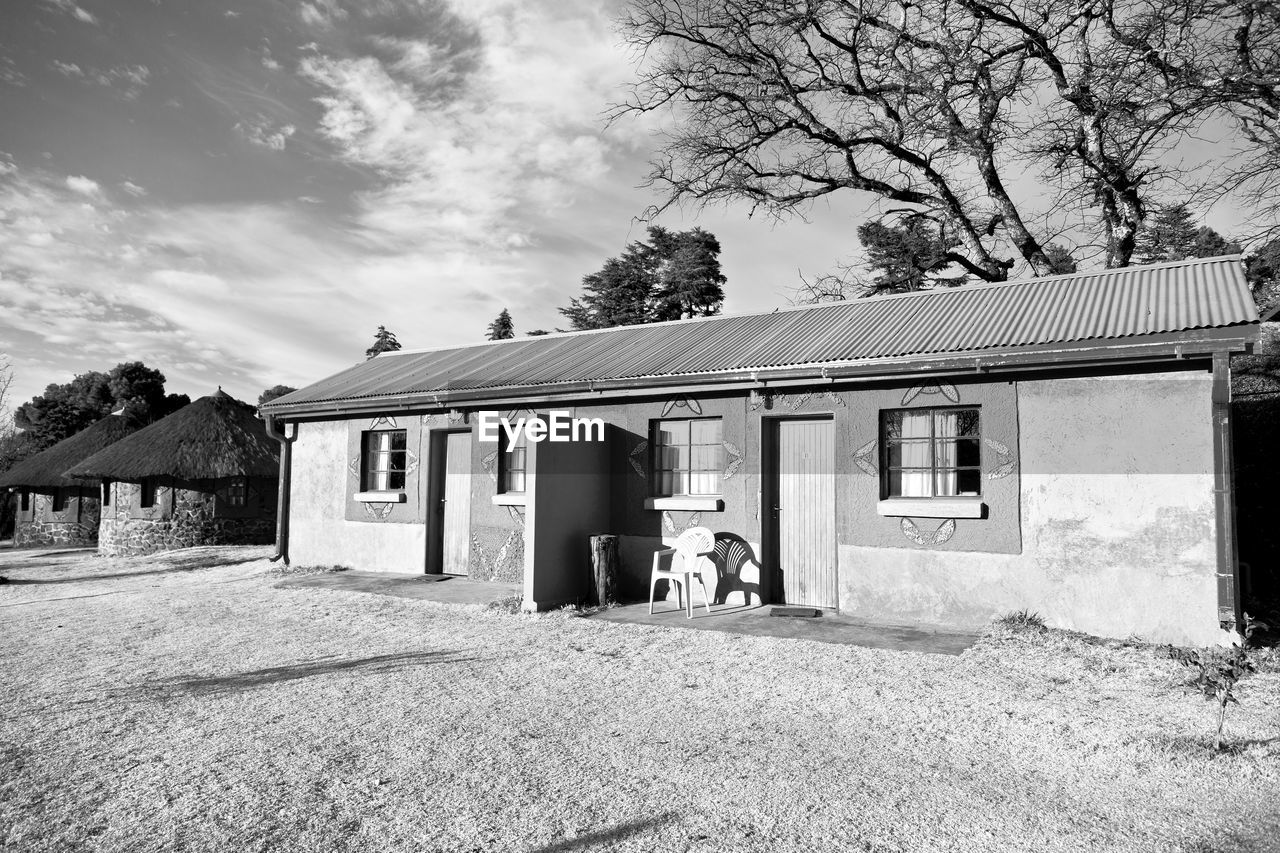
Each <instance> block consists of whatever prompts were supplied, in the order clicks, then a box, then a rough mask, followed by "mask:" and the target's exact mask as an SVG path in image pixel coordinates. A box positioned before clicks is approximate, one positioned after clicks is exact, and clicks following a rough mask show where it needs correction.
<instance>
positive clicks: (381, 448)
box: [369, 432, 391, 492]
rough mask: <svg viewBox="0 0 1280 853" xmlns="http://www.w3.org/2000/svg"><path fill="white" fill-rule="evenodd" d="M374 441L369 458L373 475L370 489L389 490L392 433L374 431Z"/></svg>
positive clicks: (370, 470)
mask: <svg viewBox="0 0 1280 853" xmlns="http://www.w3.org/2000/svg"><path fill="white" fill-rule="evenodd" d="M372 443H373V447H372V448H371V450H372V451H373V452H372V453H371V454H370V459H369V473H370V475H372V476H371V477H370V478H369V479H370V483H369V490H370V491H374V492H381V491H387V490H388V489H390V488H391V483H390V477H391V433H389V432H378V433H374V435H373V442H372Z"/></svg>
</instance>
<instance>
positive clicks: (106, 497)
mask: <svg viewBox="0 0 1280 853" xmlns="http://www.w3.org/2000/svg"><path fill="white" fill-rule="evenodd" d="M102 506H103V507H109V506H111V481H110V480H109V479H107V478H106V477H104V478H103V479H102Z"/></svg>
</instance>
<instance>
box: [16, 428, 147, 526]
mask: <svg viewBox="0 0 1280 853" xmlns="http://www.w3.org/2000/svg"><path fill="white" fill-rule="evenodd" d="M137 428H138V427H137V425H136V424H135V423H134V422H133V421H131V420H129V419H128V418H126V417H124V416H123V415H122V414H120V413H115V414H111V415H107V416H106V417H105V418H102V419H101V420H99V421H97V422H95V423H93V424H91V425H90V426H88V427H85V428H84V429H82V430H80V431H79V432H78V433H76V434H75V435H72V436H69V437H67V438H64V439H63V440H62V441H60V442H58V443H57V444H55V445H53V446H52V447H48V448H46V449H44V450H42V451H40V452H39V453H37V454H35V455H34V456H31V457H29V458H27V459H25V460H23V461H22V462H19V463H18V464H17V465H15V466H13V467H12V468H10V469H9V470H8V471H6V472H5V473H4V474H3V475H0V487H8V488H9V490H10V491H14V492H17V493H18V508H17V516H16V518H15V519H14V532H13V544H14V545H15V546H17V547H19V548H22V547H25V546H31V545H71V546H74V545H95V544H97V542H98V521H99V515H100V512H101V495H100V487H99V484H98V483H97V482H96V481H92V480H90V481H81V480H75V479H72V478H71V477H68V476H67V475H66V473H65V472H66V471H67V469H68V468H70V467H71V466H73V465H75V464H77V463H79V462H81V461H83V460H85V459H87V458H88V457H90V456H92V455H93V454H95V453H97V452H98V451H99V450H102V449H103V448H105V447H108V446H110V445H112V444H114V443H115V442H117V441H119V440H120V439H122V438H124V437H125V436H127V435H129V434H130V433H132V432H133V431H134V430H136V429H137Z"/></svg>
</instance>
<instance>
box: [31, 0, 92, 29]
mask: <svg viewBox="0 0 1280 853" xmlns="http://www.w3.org/2000/svg"><path fill="white" fill-rule="evenodd" d="M44 2H45V5H48V6H53V7H54V8H55V9H57V10H58V11H60V12H62V13H64V14H67V15H70V16H71V17H73V18H75V19H76V20H77V21H81V22H83V23H86V24H96V23H98V19H97V18H95V17H94V16H93V15H91V14H89V13H88V12H86V11H85V10H84V9H82V8H81V7H80V6H77V5H76V4H75V2H74V0H44Z"/></svg>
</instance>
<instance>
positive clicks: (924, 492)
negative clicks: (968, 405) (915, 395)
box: [880, 409, 982, 498]
mask: <svg viewBox="0 0 1280 853" xmlns="http://www.w3.org/2000/svg"><path fill="white" fill-rule="evenodd" d="M880 434H881V436H882V438H883V441H882V444H883V447H884V461H885V464H884V482H883V497H885V498H934V497H960V496H964V497H969V496H972V497H977V496H979V495H981V493H982V447H981V445H980V444H979V443H978V440H979V439H978V410H977V409H896V410H892V411H886V412H881V414H880Z"/></svg>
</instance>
